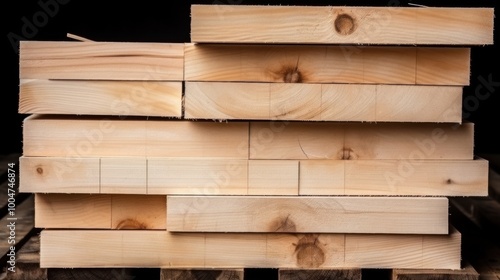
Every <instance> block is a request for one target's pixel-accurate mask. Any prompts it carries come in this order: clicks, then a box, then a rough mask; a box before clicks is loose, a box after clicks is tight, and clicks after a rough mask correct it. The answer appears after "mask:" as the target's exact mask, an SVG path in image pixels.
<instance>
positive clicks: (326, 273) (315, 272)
mask: <svg viewBox="0 0 500 280" xmlns="http://www.w3.org/2000/svg"><path fill="white" fill-rule="evenodd" d="M278 273H279V278H278V279H279V280H298V279H308V280H324V279H327V280H333V279H343V280H361V269H359V268H358V269H355V268H353V269H280V270H279V272H278Z"/></svg>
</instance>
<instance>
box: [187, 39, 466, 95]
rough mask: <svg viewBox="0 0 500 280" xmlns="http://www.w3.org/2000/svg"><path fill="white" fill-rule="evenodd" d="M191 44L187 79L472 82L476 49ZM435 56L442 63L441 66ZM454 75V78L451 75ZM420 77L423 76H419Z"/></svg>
mask: <svg viewBox="0 0 500 280" xmlns="http://www.w3.org/2000/svg"><path fill="white" fill-rule="evenodd" d="M420 49H421V48H416V47H373V46H371V47H362V48H356V49H355V50H350V49H347V50H346V47H345V46H318V45H214V44H201V45H196V44H187V45H186V50H185V65H184V69H185V77H184V79H185V80H186V81H206V82H208V81H213V82H216V81H218V82H274V83H276V82H278V83H281V82H289V83H358V84H366V83H379V84H405V85H433V84H439V85H457V86H464V85H468V84H469V73H470V49H468V48H453V49H451V48H433V49H432V51H431V52H429V51H423V50H420ZM433 59H436V61H439V64H438V65H436V64H435V63H433V62H432V61H433ZM448 75H450V76H448ZM419 77H420V78H419Z"/></svg>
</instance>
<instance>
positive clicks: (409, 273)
mask: <svg viewBox="0 0 500 280" xmlns="http://www.w3.org/2000/svg"><path fill="white" fill-rule="evenodd" d="M430 279H456V280H479V279H482V278H480V275H479V273H477V271H476V270H475V269H474V267H472V265H470V264H467V265H466V266H465V267H464V268H462V269H394V270H393V271H392V280H430Z"/></svg>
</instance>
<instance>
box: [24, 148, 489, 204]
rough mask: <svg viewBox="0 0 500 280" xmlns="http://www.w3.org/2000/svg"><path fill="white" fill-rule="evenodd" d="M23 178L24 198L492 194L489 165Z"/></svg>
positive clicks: (172, 161)
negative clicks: (69, 195) (58, 195)
mask: <svg viewBox="0 0 500 280" xmlns="http://www.w3.org/2000/svg"><path fill="white" fill-rule="evenodd" d="M134 167H137V169H138V171H139V172H136V171H137V170H135V169H134ZM139 169H140V170H139ZM146 170H147V172H146ZM20 174H22V176H21V180H20V187H21V191H24V192H34V193H95V194H97V193H101V194H113V193H116V194H150V195H154V194H163V195H247V194H248V195H391V196H393V195H397V196H399V195H407V196H485V195H487V194H488V161H486V160H484V159H481V158H476V159H474V160H448V159H445V160H437V159H435V160H427V159H420V158H412V159H408V160H403V159H402V160H315V159H309V160H233V159H226V160H222V159H207V158H203V159H178V158H142V157H137V158H115V157H105V158H85V160H84V161H82V162H80V163H79V164H78V165H74V166H70V165H67V162H66V159H63V158H52V157H25V156H23V157H22V158H21V165H20ZM65 178H66V179H65ZM110 182H111V183H112V184H113V185H110Z"/></svg>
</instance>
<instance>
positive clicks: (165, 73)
mask: <svg viewBox="0 0 500 280" xmlns="http://www.w3.org/2000/svg"><path fill="white" fill-rule="evenodd" d="M19 61H20V62H19V64H20V65H19V68H20V69H19V77H20V79H58V80H141V81H142V80H154V81H182V80H183V63H184V44H176V43H129V42H69V41H67V42H57V41H21V42H20V50H19Z"/></svg>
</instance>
